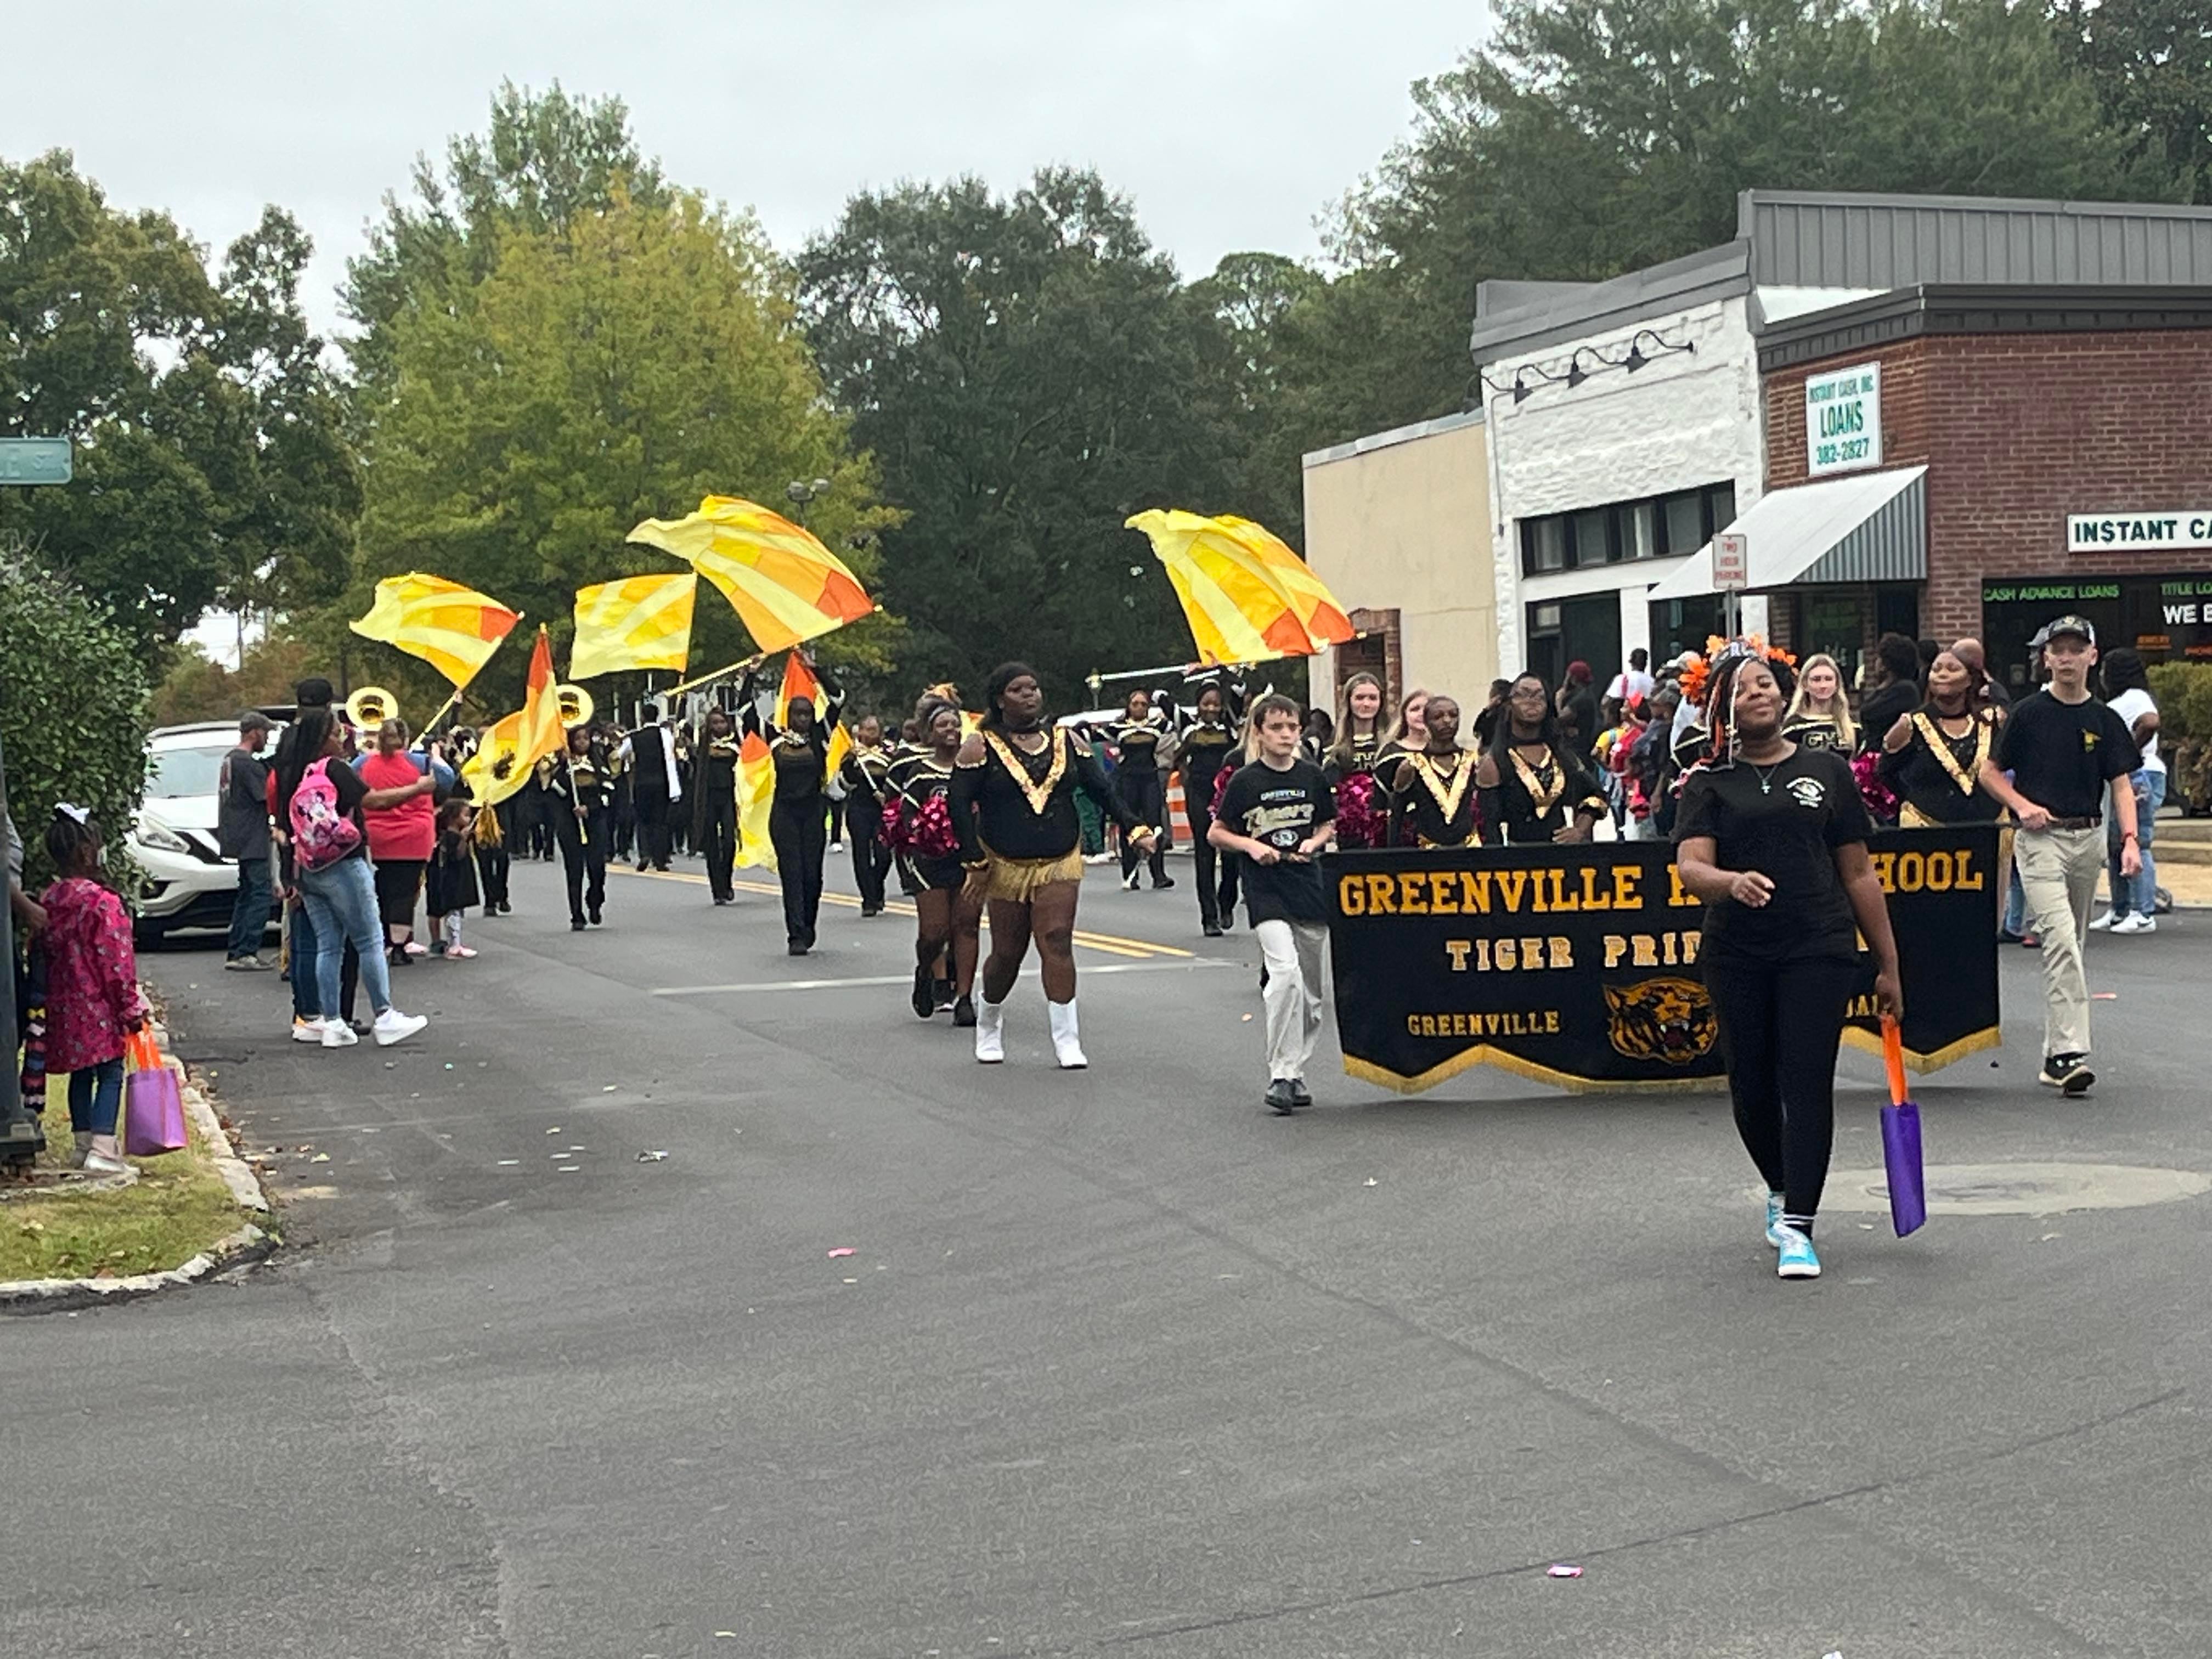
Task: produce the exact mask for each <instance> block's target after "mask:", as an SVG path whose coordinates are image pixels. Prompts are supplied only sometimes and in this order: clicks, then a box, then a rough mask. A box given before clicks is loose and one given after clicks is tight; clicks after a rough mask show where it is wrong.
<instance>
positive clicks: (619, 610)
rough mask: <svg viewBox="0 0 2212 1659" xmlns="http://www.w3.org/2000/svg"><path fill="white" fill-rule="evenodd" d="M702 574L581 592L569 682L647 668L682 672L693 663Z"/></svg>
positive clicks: (636, 579)
mask: <svg viewBox="0 0 2212 1659" xmlns="http://www.w3.org/2000/svg"><path fill="white" fill-rule="evenodd" d="M698 597H699V576H698V573H697V572H696V571H693V572H691V573H690V574H684V573H681V572H678V573H675V574H659V575H652V576H625V577H624V578H623V579H622V580H620V581H612V582H601V583H600V584H599V586H596V587H580V588H578V589H577V590H576V639H575V642H574V644H573V645H571V646H570V647H568V678H570V679H572V680H588V679H595V678H598V677H599V675H601V674H618V673H622V672H623V671H627V670H632V669H641V668H667V669H673V670H674V671H676V672H677V673H679V674H680V673H682V672H683V671H684V667H685V665H687V664H688V663H690V660H691V613H692V609H693V606H694V604H695V602H696V600H697V599H698Z"/></svg>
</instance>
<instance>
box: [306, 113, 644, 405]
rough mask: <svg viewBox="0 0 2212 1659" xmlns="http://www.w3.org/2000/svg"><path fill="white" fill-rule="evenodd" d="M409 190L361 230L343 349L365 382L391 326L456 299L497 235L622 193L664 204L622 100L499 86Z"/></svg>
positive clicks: (562, 219) (553, 224)
mask: <svg viewBox="0 0 2212 1659" xmlns="http://www.w3.org/2000/svg"><path fill="white" fill-rule="evenodd" d="M413 182H414V191H413V194H412V197H410V198H409V199H406V200H402V199H401V198H400V197H398V196H397V195H394V194H392V193H390V192H387V193H386V196H385V197H384V204H383V205H384V211H383V216H382V217H381V218H380V219H379V220H378V221H376V222H374V223H372V224H371V225H370V226H369V228H368V252H367V253H364V254H362V255H361V256H360V257H359V258H354V259H351V260H349V261H348V262H347V265H346V278H347V280H346V284H345V288H344V290H343V303H344V307H345V311H346V314H347V315H348V316H349V317H350V318H351V319H353V320H354V321H355V322H356V323H357V324H359V325H361V332H360V333H359V334H358V335H357V336H356V337H354V338H353V339H351V340H349V342H348V343H347V345H346V351H347V354H348V356H349V358H350V359H351V361H352V363H353V366H354V370H355V373H356V374H357V375H358V376H359V377H360V378H361V379H362V381H363V382H365V383H367V384H368V385H369V386H380V385H381V383H382V382H383V381H384V380H386V378H387V377H388V375H389V374H390V371H391V367H392V365H391V356H392V333H391V330H392V325H393V323H394V322H396V321H397V320H398V319H400V318H401V317H403V316H405V315H408V314H410V313H416V312H422V311H426V310H435V309H437V308H440V307H449V306H451V305H452V304H453V296H454V295H455V294H456V293H457V292H458V291H459V290H461V289H466V288H469V287H471V286H472V285H473V284H475V283H481V282H483V280H484V279H485V278H486V277H488V276H490V274H491V273H492V272H493V270H495V269H497V267H498V264H499V260H500V253H501V244H502V240H503V239H504V238H505V237H506V236H507V234H510V233H513V234H521V235H525V236H534V235H541V234H545V233H548V232H559V231H562V230H565V229H566V228H568V224H569V222H571V221H572V220H574V218H575V217H576V216H578V215H580V214H587V213H595V212H599V211H601V210H604V209H605V208H607V207H608V206H610V205H611V204H612V203H613V201H614V197H615V194H616V192H617V190H620V191H622V192H623V194H625V195H626V196H627V197H628V198H629V201H630V202H631V203H632V204H634V205H636V206H641V207H659V206H665V205H666V204H667V203H668V201H669V199H670V195H671V192H670V191H669V188H668V185H667V184H666V182H665V180H664V179H662V178H661V175H660V169H659V164H658V163H656V162H654V161H648V160H647V158H646V157H645V156H644V155H641V153H640V152H639V149H638V148H637V141H636V139H635V137H632V135H631V133H630V130H629V110H628V108H627V107H626V106H624V105H623V101H622V100H620V99H618V98H605V99H591V98H582V97H575V96H572V95H571V94H568V93H566V92H563V91H562V89H561V84H560V82H557V81H556V82H554V83H553V87H552V89H551V90H550V91H549V92H544V93H534V92H532V91H531V90H530V89H529V88H527V87H517V86H516V85H515V84H514V83H513V82H512V81H507V82H501V84H500V88H499V90H498V91H497V92H496V93H495V94H493V95H492V100H491V123H490V125H489V128H488V129H487V130H486V131H483V132H482V133H465V134H462V135H461V136H459V137H455V138H453V140H451V141H450V142H449V143H447V146H446V160H445V170H444V172H443V173H442V174H441V173H440V172H439V170H438V169H437V168H436V167H434V166H433V165H432V164H431V162H430V160H429V158H428V157H427V156H420V155H418V156H417V157H416V160H415V167H414V174H413Z"/></svg>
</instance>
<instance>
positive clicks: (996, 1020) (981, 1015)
mask: <svg viewBox="0 0 2212 1659" xmlns="http://www.w3.org/2000/svg"><path fill="white" fill-rule="evenodd" d="M975 1058H976V1059H977V1060H981V1062H982V1063H983V1064H984V1065H986V1066H996V1065H998V1064H999V1063H1000V1061H1001V1060H1005V1059H1006V1004H1005V1003H1003V1002H992V1001H989V1000H984V1001H981V1002H979V1003H977V1004H976V1005H975Z"/></svg>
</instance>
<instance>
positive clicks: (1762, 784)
mask: <svg viewBox="0 0 2212 1659" xmlns="http://www.w3.org/2000/svg"><path fill="white" fill-rule="evenodd" d="M1795 755H1796V750H1794V749H1793V750H1790V754H1788V755H1784V757H1782V758H1781V759H1780V760H1778V761H1771V762H1769V763H1767V764H1766V765H1765V766H1761V765H1760V764H1759V763H1758V762H1757V761H1755V760H1753V759H1752V758H1751V757H1750V756H1748V755H1746V756H1744V757H1742V758H1743V763H1744V764H1745V765H1746V766H1748V767H1749V768H1750V769H1752V771H1753V773H1755V774H1756V775H1758V778H1759V793H1760V794H1762V795H1771V794H1772V793H1774V775H1775V774H1776V773H1777V772H1779V771H1780V770H1781V769H1783V768H1784V767H1785V766H1787V765H1789V764H1790V759H1791V757H1793V756H1795Z"/></svg>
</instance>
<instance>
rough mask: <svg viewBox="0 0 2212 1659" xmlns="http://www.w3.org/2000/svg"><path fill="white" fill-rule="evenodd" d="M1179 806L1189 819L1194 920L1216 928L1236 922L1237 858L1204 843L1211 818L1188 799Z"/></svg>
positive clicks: (1208, 842)
mask: <svg viewBox="0 0 2212 1659" xmlns="http://www.w3.org/2000/svg"><path fill="white" fill-rule="evenodd" d="M1183 805H1184V806H1185V808H1186V809H1187V811H1188V816H1189V818H1190V834H1191V841H1192V843H1193V845H1192V853H1193V860H1194V863H1195V864H1196V866H1197V867H1198V872H1197V880H1198V919H1199V920H1200V921H1202V922H1205V923H1207V924H1208V925H1210V926H1214V927H1218V926H1219V925H1220V923H1221V922H1222V921H1224V920H1228V921H1235V920H1236V918H1237V854H1234V853H1225V852H1223V851H1222V850H1221V849H1220V848H1218V847H1216V846H1214V844H1213V843H1212V842H1210V841H1208V840H1206V830H1207V829H1210V828H1211V827H1212V823H1213V814H1212V812H1210V811H1207V810H1206V807H1205V806H1204V805H1200V804H1197V803H1194V802H1193V801H1191V800H1190V799H1189V798H1188V797H1187V796H1186V797H1185V798H1184V802H1183Z"/></svg>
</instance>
